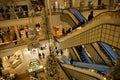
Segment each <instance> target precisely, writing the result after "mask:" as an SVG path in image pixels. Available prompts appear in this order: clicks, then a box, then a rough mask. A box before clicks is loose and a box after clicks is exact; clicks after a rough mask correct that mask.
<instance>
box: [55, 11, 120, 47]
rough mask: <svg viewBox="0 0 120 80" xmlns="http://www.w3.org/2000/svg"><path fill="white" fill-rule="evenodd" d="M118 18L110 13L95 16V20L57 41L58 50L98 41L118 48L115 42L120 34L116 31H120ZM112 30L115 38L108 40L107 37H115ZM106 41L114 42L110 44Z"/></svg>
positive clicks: (115, 14)
mask: <svg viewBox="0 0 120 80" xmlns="http://www.w3.org/2000/svg"><path fill="white" fill-rule="evenodd" d="M119 16H120V14H119V13H118V12H110V11H107V12H103V13H101V14H99V15H97V16H95V18H93V19H92V20H91V21H89V22H88V23H85V25H82V29H75V30H73V31H72V32H70V33H68V34H67V35H66V36H64V37H62V38H59V39H57V40H58V41H59V49H62V48H67V47H73V46H78V45H82V44H88V43H93V42H98V41H102V42H106V43H107V44H110V45H112V46H114V47H116V48H120V46H119V45H117V44H119V41H117V39H118V38H119V37H118V36H117V34H118V33H119V32H120V31H118V29H120V27H119V26H120V22H119V19H120V17H119ZM103 17H104V18H103ZM80 27H81V26H80ZM112 29H113V30H114V31H116V32H117V33H116V36H112V38H110V39H108V38H109V35H115V34H114V32H113V30H112ZM106 31H107V32H111V31H112V33H110V34H109V35H108V34H107V33H106ZM118 35H119V34H118ZM105 37H108V38H105ZM108 40H110V41H114V42H112V43H111V42H110V41H108ZM115 40H116V41H115ZM68 43H70V44H68ZM113 43H114V44H113Z"/></svg>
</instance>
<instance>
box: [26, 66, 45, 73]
mask: <svg viewBox="0 0 120 80" xmlns="http://www.w3.org/2000/svg"><path fill="white" fill-rule="evenodd" d="M34 71H35V72H41V71H44V69H43V66H42V65H40V66H38V67H31V68H29V69H28V72H29V73H32V72H34Z"/></svg>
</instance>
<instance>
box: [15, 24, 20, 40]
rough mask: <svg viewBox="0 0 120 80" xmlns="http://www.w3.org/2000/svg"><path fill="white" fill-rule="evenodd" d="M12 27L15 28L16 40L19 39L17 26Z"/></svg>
mask: <svg viewBox="0 0 120 80" xmlns="http://www.w3.org/2000/svg"><path fill="white" fill-rule="evenodd" d="M14 29H15V33H16V36H17V40H20V35H19V32H18V26H14Z"/></svg>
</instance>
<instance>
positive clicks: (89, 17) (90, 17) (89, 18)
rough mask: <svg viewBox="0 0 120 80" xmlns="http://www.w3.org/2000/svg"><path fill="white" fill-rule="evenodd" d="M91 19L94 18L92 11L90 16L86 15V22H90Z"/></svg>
mask: <svg viewBox="0 0 120 80" xmlns="http://www.w3.org/2000/svg"><path fill="white" fill-rule="evenodd" d="M92 18H94V16H93V11H91V12H90V14H89V15H88V21H89V20H91V19H92Z"/></svg>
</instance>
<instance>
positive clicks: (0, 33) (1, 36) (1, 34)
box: [0, 28, 4, 43]
mask: <svg viewBox="0 0 120 80" xmlns="http://www.w3.org/2000/svg"><path fill="white" fill-rule="evenodd" d="M3 33H4V32H3V31H2V29H1V28H0V38H1V40H2V43H4V37H3Z"/></svg>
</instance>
